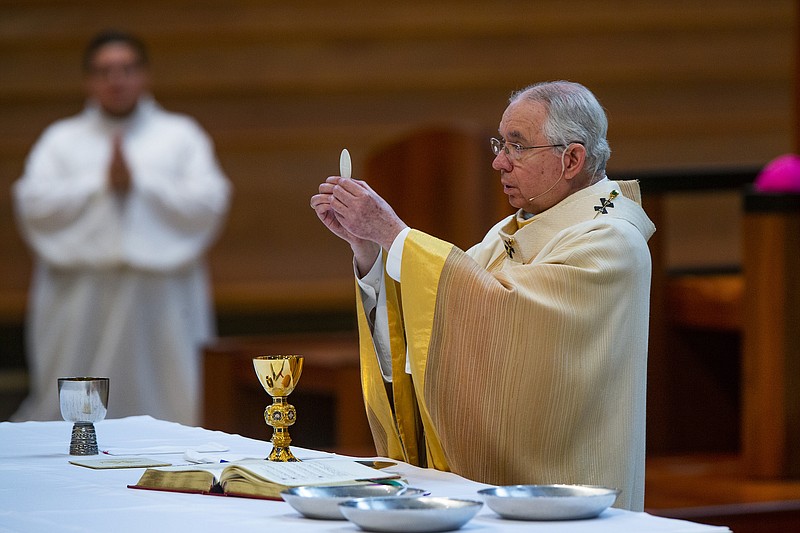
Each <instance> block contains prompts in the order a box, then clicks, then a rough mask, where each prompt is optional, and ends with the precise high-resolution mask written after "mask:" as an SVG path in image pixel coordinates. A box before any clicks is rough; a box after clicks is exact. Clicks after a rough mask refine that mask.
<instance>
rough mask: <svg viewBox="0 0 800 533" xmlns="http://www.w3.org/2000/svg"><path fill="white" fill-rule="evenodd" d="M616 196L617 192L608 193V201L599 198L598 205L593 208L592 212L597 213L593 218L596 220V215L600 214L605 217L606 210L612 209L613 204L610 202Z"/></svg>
mask: <svg viewBox="0 0 800 533" xmlns="http://www.w3.org/2000/svg"><path fill="white" fill-rule="evenodd" d="M617 196H619V193H618V192H617V191H611V192H610V193H608V199H606V198H600V205H596V206H594V210H595V211H597V213H595V214H594V218H597V215H599V214H600V213H602V214H604V215H607V214H608V210H609V209H610V208H613V207H614V203H613V202H612V200H613V199H614V198H616V197H617Z"/></svg>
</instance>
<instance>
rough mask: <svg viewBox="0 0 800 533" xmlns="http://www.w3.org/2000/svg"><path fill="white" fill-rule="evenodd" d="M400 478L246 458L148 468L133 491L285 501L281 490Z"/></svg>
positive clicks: (331, 462) (336, 462)
mask: <svg viewBox="0 0 800 533" xmlns="http://www.w3.org/2000/svg"><path fill="white" fill-rule="evenodd" d="M399 477H400V476H399V475H397V474H395V473H391V472H384V471H381V470H377V469H375V468H371V467H369V466H366V465H364V464H361V463H359V462H357V461H354V460H350V459H317V460H309V461H303V462H296V463H295V462H292V463H278V462H273V461H267V460H264V459H245V460H242V461H236V462H233V463H221V464H213V465H212V464H204V465H191V466H171V467H164V468H148V469H147V470H145V472H144V474H142V477H141V478H139V481H138V482H137V483H136V484H135V485H128V487H130V488H132V489H152V490H164V491H170V492H192V493H200V494H219V495H227V496H242V497H247V498H265V499H274V500H280V499H281V494H280V493H281V491H282V490H285V489H286V488H288V487H299V486H301V485H347V484H355V483H375V482H380V481H381V480H390V479H397V478H399Z"/></svg>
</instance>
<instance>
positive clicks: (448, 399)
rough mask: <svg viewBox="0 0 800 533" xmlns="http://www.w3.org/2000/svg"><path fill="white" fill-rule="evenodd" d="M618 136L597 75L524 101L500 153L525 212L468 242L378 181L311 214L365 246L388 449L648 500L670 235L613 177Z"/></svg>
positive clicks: (465, 472)
mask: <svg viewBox="0 0 800 533" xmlns="http://www.w3.org/2000/svg"><path fill="white" fill-rule="evenodd" d="M606 130H607V119H606V116H605V113H604V111H603V109H602V107H601V106H600V104H599V103H598V102H597V100H596V99H595V97H594V95H593V94H592V93H591V92H590V91H589V90H588V89H586V88H585V87H583V86H582V85H579V84H576V83H571V82H563V81H561V82H547V83H541V84H537V85H533V86H531V87H528V88H526V89H524V90H522V91H519V92H518V93H515V94H514V95H512V97H511V99H510V103H509V105H508V107H507V108H506V110H505V112H504V113H503V117H502V119H501V121H500V126H499V130H498V131H499V136H498V138H496V139H491V147H492V150H493V152H494V154H495V156H496V157H495V159H494V162H493V164H492V166H493V167H494V168H495V170H498V171H499V172H500V183H501V184H502V187H503V190H504V192H505V193H506V194H507V195H508V199H509V202H510V204H511V205H512V206H514V207H515V208H517V209H518V211H517V212H516V214H514V215H511V216H509V217H507V218H506V219H504V220H502V221H500V222H499V223H498V224H497V225H495V227H493V228H492V229H491V230H490V231H489V232H488V233H487V234H486V237H485V238H484V239H483V241H482V242H480V243H478V244H476V245H475V246H473V247H472V248H471V249H469V250H468V251H466V252H464V251H462V250H460V249H458V248H457V247H455V246H454V245H452V244H449V243H447V242H444V241H441V240H439V239H436V238H435V237H433V236H431V235H427V234H425V233H422V232H420V231H417V230H414V229H410V228H408V227H407V226H406V224H405V223H404V222H403V221H402V220H401V219H400V218H399V217H398V216H397V214H396V213H395V212H394V210H393V209H392V208H391V206H389V205H388V204H387V203H386V202H385V201H384V200H383V199H382V198H381V197H380V196H379V195H378V194H376V193H375V192H374V191H373V190H372V189H371V188H370V187H369V185H367V184H366V183H365V182H363V181H359V180H352V179H344V178H342V177H339V176H333V177H330V178H328V179H327V180H326V181H325V183H322V184H321V185H320V186H319V194H316V195H314V196H313V197H312V199H311V205H312V207H313V208H314V209H315V211H316V213H317V215H318V216H319V218H320V219H321V220H322V222H323V223H324V224H325V225H326V226H327V227H328V228H329V229H330V230H331V231H332V232H333V233H334V234H336V235H337V236H339V237H341V238H342V239H344V240H345V241H347V242H348V243H349V244H350V246H351V248H352V249H353V252H354V256H355V258H354V263H355V270H356V275H357V285H356V290H357V292H358V308H359V332H360V337H361V368H362V372H361V373H362V386H363V393H364V400H365V404H366V409H367V416H368V418H369V422H370V427H371V429H372V433H373V438H374V440H375V444H376V447H377V450H378V453H379V454H381V455H385V456H389V457H393V458H397V459H400V460H404V461H407V462H410V463H413V464H420V465H427V466H429V467H434V468H437V469H441V470H452V471H453V472H456V473H458V474H460V475H462V476H464V477H467V478H470V479H474V480H477V481H482V482H485V483H490V484H495V485H509V484H532V483H579V484H591V485H606V486H612V487H616V488H619V489H621V490H622V493H621V494H620V496H619V498H618V499H617V502H616V504H615V505H616V506H618V507H622V508H626V509H632V510H641V509H642V507H643V502H644V457H645V388H646V382H645V378H646V366H647V332H648V316H649V293H650V266H651V265H650V254H649V251H648V248H647V240H648V239H649V238H650V236H651V235H652V234H653V232H654V231H655V228H654V226H653V224H652V222H651V221H650V220H649V219H648V218H647V215H646V214H645V213H644V211H643V210H642V208H641V207H640V205H639V204H640V196H639V189H638V184H637V183H635V182H615V181H611V180H609V179H608V178H607V177H606V173H605V165H606V161H607V159H608V157H609V155H610V149H609V146H608V142H607V141H606ZM464 216H469V213H465V214H464Z"/></svg>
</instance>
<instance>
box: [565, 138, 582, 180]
mask: <svg viewBox="0 0 800 533" xmlns="http://www.w3.org/2000/svg"><path fill="white" fill-rule="evenodd" d="M585 164H586V147H585V146H584V145H582V144H580V143H571V144H570V145H569V146H567V147H566V148H565V149H564V179H566V180H571V179H572V178H574V177H575V176H577V175H578V174H580V173H581V171H582V170H583V167H584V165H585Z"/></svg>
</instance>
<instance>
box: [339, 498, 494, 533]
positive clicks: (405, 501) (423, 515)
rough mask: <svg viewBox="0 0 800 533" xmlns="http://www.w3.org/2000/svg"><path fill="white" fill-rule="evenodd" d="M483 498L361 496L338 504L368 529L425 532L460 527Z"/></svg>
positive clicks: (477, 507)
mask: <svg viewBox="0 0 800 533" xmlns="http://www.w3.org/2000/svg"><path fill="white" fill-rule="evenodd" d="M482 506H483V503H482V502H479V501H473V500H459V499H454V498H438V497H431V496H421V497H419V498H362V499H357V500H349V501H346V502H342V503H340V504H339V508H340V509H341V511H342V514H343V515H344V516H345V518H347V519H348V520H350V521H351V522H353V523H354V524H355V525H357V526H358V527H360V528H361V529H363V530H365V531H380V532H392V533H393V532H404V533H426V532H434V531H452V530H454V529H458V528H460V527H461V526H463V525H464V524H466V523H467V522H469V521H470V520H472V517H474V516H475V515H476V514H477V513H478V511H480V509H481V507H482Z"/></svg>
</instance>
